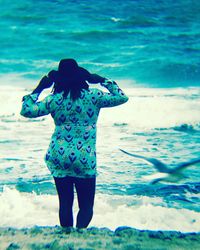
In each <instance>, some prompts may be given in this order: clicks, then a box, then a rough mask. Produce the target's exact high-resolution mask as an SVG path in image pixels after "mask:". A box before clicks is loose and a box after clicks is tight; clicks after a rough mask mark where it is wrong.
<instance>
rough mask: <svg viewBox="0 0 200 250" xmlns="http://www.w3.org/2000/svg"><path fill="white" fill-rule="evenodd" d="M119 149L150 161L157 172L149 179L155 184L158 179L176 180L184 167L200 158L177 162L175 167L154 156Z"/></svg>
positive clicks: (180, 175)
mask: <svg viewBox="0 0 200 250" xmlns="http://www.w3.org/2000/svg"><path fill="white" fill-rule="evenodd" d="M120 150H121V151H122V152H123V153H125V154H127V155H130V156H133V157H136V158H139V159H142V160H145V161H147V162H148V163H151V164H152V165H153V166H154V167H155V168H156V169H157V170H158V172H159V173H157V174H154V175H153V176H151V177H150V178H152V177H154V179H153V180H152V181H151V183H152V184H155V183H157V182H159V181H169V182H176V181H178V180H179V179H180V178H183V177H184V175H183V173H182V172H181V171H182V170H183V169H184V168H186V167H188V166H190V165H194V164H197V163H199V162H200V158H197V159H193V160H191V161H188V162H182V163H179V164H177V165H176V166H175V167H173V168H170V167H168V166H167V165H166V164H164V163H163V162H161V161H159V160H157V159H155V158H150V157H145V156H141V155H137V154H132V153H129V152H127V151H125V150H123V149H120ZM148 179H149V178H148Z"/></svg>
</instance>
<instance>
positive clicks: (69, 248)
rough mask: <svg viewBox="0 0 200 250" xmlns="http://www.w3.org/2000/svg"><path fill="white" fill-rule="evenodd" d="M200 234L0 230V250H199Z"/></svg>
mask: <svg viewBox="0 0 200 250" xmlns="http://www.w3.org/2000/svg"><path fill="white" fill-rule="evenodd" d="M199 248H200V233H186V234H183V233H180V232H176V231H148V230H137V229H134V228H131V227H119V228H117V229H116V230H115V231H111V230H110V229H108V228H95V227H91V228H88V229H79V230H77V229H70V230H64V229H62V228H61V227H58V226H56V227H33V228H24V229H14V228H1V229H0V249H1V250H4V249H6V250H8V249H9V250H11V249H34V250H36V249H37V250H39V249H52V250H53V249H63V250H73V249H77V250H78V249H79V250H93V249H95V250H100V249H102V250H103V249H104V250H105V249H112V250H120V249H123V250H136V249H137V250H139V249H141V250H150V249H151V250H158V249H159V250H184V249H190V250H198V249H199Z"/></svg>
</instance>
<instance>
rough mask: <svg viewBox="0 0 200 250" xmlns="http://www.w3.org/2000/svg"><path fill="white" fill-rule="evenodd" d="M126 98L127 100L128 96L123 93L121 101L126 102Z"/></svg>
mask: <svg viewBox="0 0 200 250" xmlns="http://www.w3.org/2000/svg"><path fill="white" fill-rule="evenodd" d="M128 100H129V97H128V96H127V95H123V98H122V103H126V102H128Z"/></svg>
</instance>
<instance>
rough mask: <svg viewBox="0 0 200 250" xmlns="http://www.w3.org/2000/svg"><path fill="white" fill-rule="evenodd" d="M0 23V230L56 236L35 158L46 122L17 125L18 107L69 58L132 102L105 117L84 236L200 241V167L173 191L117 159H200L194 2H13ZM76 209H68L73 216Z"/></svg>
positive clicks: (197, 6)
mask: <svg viewBox="0 0 200 250" xmlns="http://www.w3.org/2000/svg"><path fill="white" fill-rule="evenodd" d="M0 3H1V13H0V30H1V32H0V41H1V49H0V100H1V106H0V203H1V206H0V215H1V218H2V219H1V222H0V226H15V227H26V226H33V225H56V224H58V217H57V213H58V204H57V197H56V193H55V188H54V185H53V181H52V178H51V176H50V175H49V172H48V170H47V168H46V167H45V165H44V161H43V157H44V154H45V151H46V148H47V146H48V143H49V138H50V136H51V133H52V131H53V128H54V125H53V122H52V121H51V119H50V117H44V118H39V119H33V120H30V119H25V118H23V117H20V115H19V110H20V105H21V97H22V96H23V95H24V94H26V93H28V92H29V91H30V90H31V89H32V88H33V86H34V85H35V84H37V82H38V81H39V79H40V78H41V77H42V76H43V75H44V74H47V73H48V71H50V70H51V69H56V67H57V65H58V62H59V60H60V59H62V58H75V59H76V60H77V61H78V62H79V64H80V65H81V66H83V67H85V68H87V69H88V70H89V71H91V72H94V73H98V74H100V75H102V76H106V77H109V78H112V79H114V80H116V81H118V82H119V84H120V86H121V87H122V88H123V89H125V91H126V93H127V94H128V96H129V97H130V99H129V102H128V103H127V104H125V105H123V106H120V107H116V108H113V109H107V110H103V111H102V113H101V115H100V118H99V125H98V142H97V147H98V172H99V175H98V182H97V196H96V203H95V215H94V219H93V221H92V223H91V225H93V226H101V227H104V226H107V227H109V228H112V229H114V228H116V227H117V226H122V225H126V226H132V227H136V228H144V229H154V230H158V229H163V230H180V231H185V232H187V231H200V219H199V218H200V217H199V213H200V210H199V202H200V194H199V192H200V182H199V176H200V169H199V167H200V165H196V166H191V167H189V168H187V169H186V170H185V175H186V177H187V178H184V179H182V180H180V181H179V182H175V183H158V184H156V185H151V184H149V180H147V178H146V177H148V176H149V175H150V174H153V173H156V170H155V169H154V168H153V167H152V166H150V165H148V164H146V163H145V162H142V161H140V160H136V159H134V158H131V157H128V156H126V155H124V154H122V153H121V152H120V151H119V148H123V149H126V150H128V151H130V152H133V153H138V154H141V155H146V156H151V157H156V158H158V159H160V160H162V161H164V162H166V163H169V164H172V165H173V164H174V163H179V162H181V161H187V160H191V159H193V158H198V157H200V153H199V143H200V87H199V79H200V63H199V55H200V32H199V30H200V15H199V12H200V2H199V1H194V0H177V1H171V0H166V1H162V0H160V1H159V0H141V1H134V0H132V1H131V0H124V1H122V0H116V1H111V0H110V1H108V0H101V1H98V2H96V1H92V0H88V1H78V0H77V1H76V0H74V1H73V0H69V1H65V0H59V1H50V0H49V1H48V0H38V1H37V2H36V1H32V0H30V1H25V0H19V1H15V0H14V1H11V0H2V1H0ZM76 209H77V204H75V210H76Z"/></svg>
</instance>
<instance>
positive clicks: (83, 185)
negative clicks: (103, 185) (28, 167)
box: [54, 176, 96, 228]
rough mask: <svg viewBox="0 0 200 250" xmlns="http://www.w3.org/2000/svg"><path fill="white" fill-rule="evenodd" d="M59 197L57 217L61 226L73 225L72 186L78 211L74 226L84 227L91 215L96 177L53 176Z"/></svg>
mask: <svg viewBox="0 0 200 250" xmlns="http://www.w3.org/2000/svg"><path fill="white" fill-rule="evenodd" d="M54 180H55V184H56V189H57V192H58V197H59V205H60V206H59V207H60V208H59V218H60V225H61V226H62V227H73V211H72V208H73V201H74V186H75V188H76V192H77V198H78V206H79V212H78V215H77V221H76V227H77V228H86V227H87V226H88V225H89V223H90V221H91V219H92V216H93V206H94V196H95V186H96V178H77V177H69V176H67V177H64V178H57V177H54Z"/></svg>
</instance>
